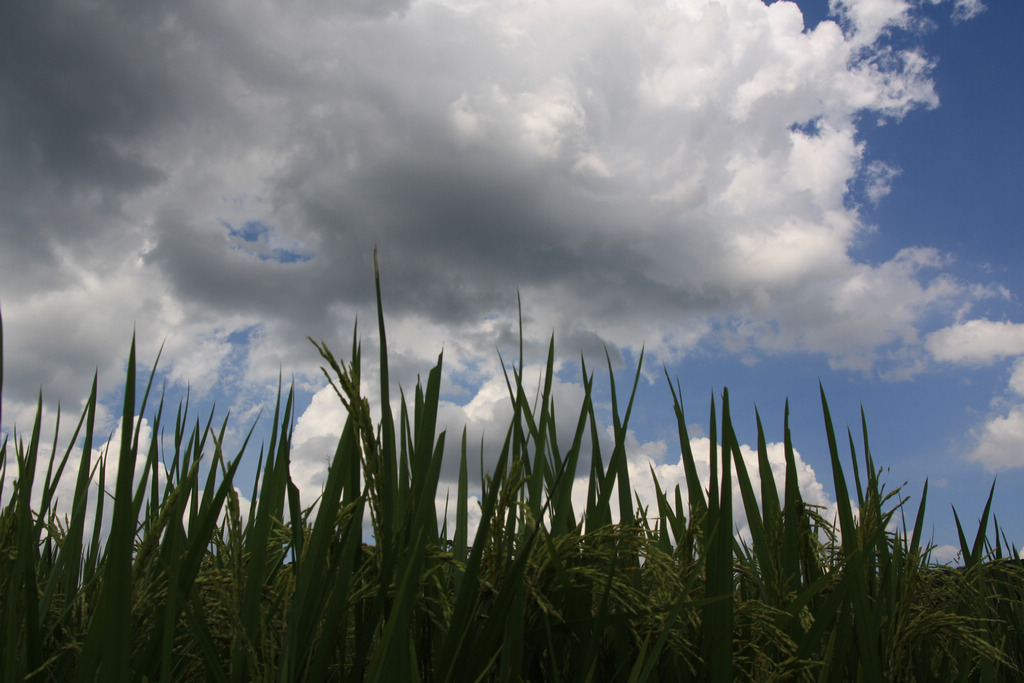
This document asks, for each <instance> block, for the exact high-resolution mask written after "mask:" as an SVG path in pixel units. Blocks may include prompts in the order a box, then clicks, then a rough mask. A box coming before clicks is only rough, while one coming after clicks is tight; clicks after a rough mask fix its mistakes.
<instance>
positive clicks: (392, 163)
mask: <svg viewBox="0 0 1024 683" xmlns="http://www.w3.org/2000/svg"><path fill="white" fill-rule="evenodd" d="M0 13H2V14H0V26H2V27H3V28H0V31H2V32H3V44H4V45H5V48H4V50H3V51H2V53H0V74H3V75H2V76H0V179H2V182H0V203H2V205H3V206H4V207H5V211H4V212H3V215H0V307H2V308H0V310H2V311H3V316H4V318H3V319H4V353H5V375H4V387H3V392H4V393H3V401H4V403H3V414H2V419H3V426H4V428H5V429H8V430H9V429H11V428H12V427H13V426H14V425H15V424H17V425H21V426H23V425H27V424H28V423H29V420H30V419H31V414H32V411H33V410H34V406H35V400H36V396H37V392H38V391H39V390H40V388H42V391H43V396H44V401H45V406H46V410H47V414H48V415H49V416H51V417H52V416H53V415H54V414H55V410H56V406H57V404H58V402H59V403H60V405H61V406H63V408H64V410H65V411H66V410H68V409H69V408H73V409H77V406H78V405H79V404H80V401H81V399H82V398H83V397H84V396H85V395H86V393H87V391H88V385H89V381H90V380H91V376H92V373H93V371H94V370H95V369H97V368H98V370H99V377H100V384H101V391H103V392H104V393H105V396H106V399H105V401H106V405H107V409H106V412H105V413H104V415H102V416H101V417H102V418H104V419H105V420H106V422H105V430H109V429H112V428H113V416H114V415H116V414H117V412H118V409H117V407H116V406H117V400H118V391H119V382H120V381H123V380H122V378H123V368H124V362H125V358H126V355H127V354H126V349H127V345H128V340H129V338H130V336H131V334H132V330H133V329H135V330H136V331H137V335H138V340H139V345H140V357H141V359H142V361H143V364H146V363H149V362H151V361H152V359H153V358H154V357H155V354H156V350H157V348H159V346H160V344H161V343H163V344H164V353H163V356H162V358H161V374H160V379H161V381H163V382H166V385H167V388H168V392H169V395H170V396H172V397H174V396H179V395H181V394H182V393H183V392H184V390H185V388H186V387H187V386H191V391H192V396H193V400H195V401H197V402H198V403H199V404H201V405H203V406H211V405H213V404H214V403H216V405H217V406H218V410H219V411H221V414H222V413H223V412H225V411H227V410H230V411H231V414H232V421H233V423H234V425H235V432H234V433H235V434H236V435H237V434H238V433H240V432H242V431H244V430H245V429H246V428H247V427H248V425H249V423H250V422H251V421H252V420H253V419H255V416H256V415H257V414H258V412H259V411H260V409H261V408H264V409H265V408H266V406H268V405H269V402H270V401H271V400H272V398H273V393H274V390H275V389H276V383H277V379H278V376H279V374H280V373H283V374H284V376H285V378H286V380H287V379H288V378H289V377H294V379H295V382H296V386H297V388H298V390H299V395H300V398H301V411H300V413H301V417H300V418H299V420H298V424H297V428H296V440H297V447H296V452H295V454H294V460H295V471H296V479H297V481H298V483H299V484H300V486H301V487H303V491H305V492H308V493H309V494H310V497H312V496H314V495H315V492H316V490H317V488H318V482H319V481H320V480H321V479H322V474H323V466H324V462H325V458H326V457H327V454H329V453H330V452H331V450H332V448H331V442H332V440H333V439H334V438H335V434H336V432H337V430H338V429H339V426H340V425H339V423H338V420H339V419H340V417H339V412H338V406H337V405H336V399H334V398H333V393H332V392H330V391H329V390H326V391H325V389H324V386H323V381H322V379H321V377H320V375H319V370H318V365H319V363H318V360H317V356H316V353H315V350H314V349H313V348H312V347H311V346H310V344H309V343H308V341H307V340H306V337H307V335H308V336H312V337H314V338H323V339H325V340H326V341H327V342H328V343H329V344H330V345H331V346H332V347H333V348H334V349H335V350H336V351H341V350H342V349H346V348H348V344H349V341H350V335H351V331H352V327H353V324H354V322H355V320H356V318H357V317H358V319H359V320H360V321H362V323H361V325H360V330H361V331H362V333H363V335H364V343H365V344H366V347H367V356H370V355H372V350H373V349H374V348H375V344H376V336H375V334H374V330H373V329H372V325H371V324H370V321H372V320H373V318H374V309H373V300H372V272H373V271H372V250H373V247H374V245H377V247H378V248H379V253H380V261H381V269H382V276H383V287H384V304H385V309H386V313H387V315H388V320H389V341H390V345H391V354H392V356H391V357H392V364H393V369H394V371H395V374H396V377H397V379H398V381H400V382H401V383H402V385H403V386H405V387H406V388H408V387H410V386H411V385H412V384H413V383H414V382H415V378H416V376H417V374H425V373H426V371H427V370H428V369H429V367H430V365H431V364H432V362H433V360H434V359H435V358H436V355H437V353H438V352H439V351H440V350H441V349H442V348H443V349H444V351H445V363H446V366H445V367H446V376H445V387H446V390H445V392H446V393H445V396H444V398H445V401H446V402H445V404H444V406H443V411H442V417H443V419H444V421H445V424H446V425H447V427H448V428H449V432H450V433H451V434H458V433H459V432H460V431H461V428H462V426H463V424H467V425H468V428H469V429H470V431H471V432H472V433H473V434H476V435H477V436H476V437H475V439H476V440H477V442H478V441H479V438H480V436H479V435H480V434H483V435H484V439H485V443H490V442H491V441H493V440H494V439H497V438H498V437H499V436H500V433H499V432H500V430H501V429H502V428H503V426H501V425H500V423H501V417H502V412H501V410H502V409H501V408H500V403H501V399H502V396H501V391H500V389H501V386H502V384H503V380H500V367H499V366H498V364H497V357H496V353H495V348H496V347H497V348H500V349H501V350H502V353H503V354H505V357H506V359H508V358H510V357H511V355H510V351H511V349H513V348H514V346H515V334H516V329H517V322H516V296H517V291H518V292H519V293H521V295H522V301H523V312H524V320H525V327H524V332H525V340H524V341H525V345H526V350H527V358H526V362H527V365H530V364H531V363H537V362H540V361H541V360H542V358H543V353H544V350H545V349H546V343H547V340H548V337H549V335H551V334H552V332H553V333H554V334H555V337H556V345H557V349H558V363H559V368H560V371H559V382H558V386H557V388H558V392H559V394H558V396H559V397H560V398H561V399H562V400H563V401H565V402H566V407H565V409H564V410H565V412H566V413H568V412H570V411H571V410H572V409H574V408H575V407H576V406H574V405H572V402H573V401H574V400H576V399H578V397H579V381H578V369H577V368H576V359H578V357H579V355H580V353H581V352H582V353H583V354H584V355H585V356H586V358H587V359H588V361H589V363H590V365H591V366H593V367H595V368H597V369H598V370H600V369H601V368H602V367H603V363H602V359H603V355H604V349H605V348H607V349H608V350H609V354H610V356H611V357H612V359H613V361H614V365H615V367H616V373H617V379H618V381H619V383H620V385H622V384H626V383H627V379H628V377H629V376H630V374H631V372H632V371H633V368H634V367H635V361H636V358H637V357H638V353H639V350H640V348H641V347H643V348H645V349H646V358H645V381H644V382H642V385H641V391H640V396H639V399H638V400H639V405H638V410H637V413H636V415H635V416H634V422H633V427H634V430H635V431H634V437H635V443H634V449H633V451H632V453H633V457H634V465H635V466H636V467H637V468H638V470H637V471H638V472H643V471H646V468H647V463H649V462H650V463H654V464H655V465H656V466H657V467H658V468H659V469H658V471H659V472H661V473H662V475H663V476H666V477H671V476H674V472H675V470H674V469H673V468H674V464H675V462H677V460H678V444H677V443H676V442H675V441H674V439H675V427H674V424H673V421H672V415H671V404H670V395H669V392H668V388H667V387H666V385H665V380H664V377H663V373H662V368H663V367H665V368H667V371H668V373H669V375H670V376H672V377H673V378H678V379H679V382H680V385H681V387H682V391H683V399H684V404H685V406H686V409H687V415H688V421H689V422H691V423H692V425H693V426H694V429H695V431H694V434H693V435H692V436H694V437H695V438H697V437H699V436H700V431H699V430H700V427H699V425H701V424H703V425H704V428H706V424H707V411H708V403H709V400H710V398H711V397H712V396H715V397H716V399H717V398H718V397H720V395H721V391H722V389H723V387H728V388H729V390H730V394H731V397H732V403H733V410H734V412H735V415H736V421H737V427H738V428H739V430H740V437H741V440H743V441H744V442H745V443H753V442H754V438H755V434H754V431H753V425H754V417H753V408H754V406H755V405H756V406H757V407H758V409H759V410H760V412H761V416H762V419H763V420H764V423H765V427H766V430H767V432H768V434H767V436H768V439H769V441H779V440H781V437H782V434H781V431H782V413H783V406H784V403H785V401H786V399H787V398H788V399H789V400H790V405H791V411H792V427H793V434H794V439H795V441H796V446H797V449H798V451H799V452H800V455H801V459H802V462H803V463H805V464H806V465H807V466H809V468H810V469H807V470H806V471H805V473H804V484H805V494H806V495H808V496H809V498H811V499H814V500H816V501H817V502H819V503H821V504H822V505H824V506H826V507H827V506H828V505H829V504H830V503H832V502H834V501H831V500H830V499H829V498H828V495H829V492H830V491H831V473H830V470H829V467H828V464H827V459H826V456H825V451H824V447H825V440H824V429H823V427H822V420H821V409H820V404H819V400H818V386H819V382H820V383H821V385H822V386H823V387H824V388H825V390H826V392H827V395H828V398H829V401H830V405H831V409H832V414H833V417H834V419H835V421H836V422H837V424H838V425H839V426H845V425H849V426H850V427H852V428H853V429H854V430H855V431H859V420H860V412H859V411H860V406H861V405H863V408H864V410H865V413H866V415H867V419H868V425H869V429H870V433H871V438H872V450H873V453H874V456H875V458H876V461H877V463H878V464H879V465H884V466H886V467H887V468H889V471H888V481H889V483H890V485H893V486H895V485H899V484H901V483H903V482H904V481H906V482H907V489H906V492H907V493H909V494H911V495H912V496H914V498H915V499H916V497H917V495H918V493H919V491H920V489H921V486H922V485H923V483H924V481H925V479H926V478H927V479H929V481H930V482H931V484H930V485H931V490H930V500H929V510H930V515H929V519H928V521H929V524H930V526H931V528H932V529H933V530H934V540H935V542H936V543H937V544H939V545H942V546H947V545H949V544H951V543H954V541H955V533H954V532H953V518H952V513H951V511H950V506H951V505H955V506H956V507H957V509H958V510H959V511H960V513H961V517H962V519H965V520H970V521H971V522H972V523H973V520H974V519H975V518H976V517H977V515H978V514H980V512H981V508H982V506H983V504H984V500H985V496H986V495H987V493H988V489H989V487H990V486H991V484H992V481H993V479H994V478H995V477H996V476H997V475H998V484H997V487H996V497H995V512H996V514H997V515H998V516H999V520H1000V522H1001V524H1002V525H1003V526H1004V527H1005V529H1006V531H1007V533H1008V535H1009V536H1010V538H1011V540H1013V541H1015V542H1016V543H1017V544H1018V545H1024V522H1022V521H1021V520H1022V519H1024V514H1022V513H1024V508H1022V503H1021V502H1020V497H1019V496H1017V495H1016V491H1018V490H1020V488H1021V486H1022V485H1024V478H1022V471H1024V455H1022V454H1024V310H1022V307H1021V296H1024V278H1022V275H1021V271H1020V269H1019V267H1018V263H1019V261H1020V256H1021V254H1022V253H1024V248H1022V247H1024V244H1022V239H1024V238H1022V237H1021V234H1022V232H1021V227H1022V226H1021V219H1020V216H1021V215H1024V206H1022V203H1024V199H1022V197H1024V193H1022V192H1021V190H1020V188H1021V185H1022V180H1024V172H1022V168H1021V159H1024V135H1022V133H1021V130H1022V128H1024V126H1022V123H1024V121H1022V118H1021V116H1022V115H1021V112H1022V111H1024V101H1022V100H1024V82H1022V81H1024V59H1022V57H1024V54H1022V51H1024V50H1022V48H1021V46H1020V43H1019V40H1018V37H1019V34H1020V31H1021V29H1022V28H1024V7H1022V4H1021V3H1020V2H1014V1H1011V0H1001V1H998V2H997V1H996V0H988V1H987V2H980V1H976V0H844V1H837V2H833V3H832V4H831V5H829V4H828V3H825V2H818V1H816V2H810V1H807V2H800V3H798V4H797V5H794V4H792V3H785V2H777V3H773V4H772V5H765V4H763V3H761V2H759V1H758V0H677V1H675V2H627V1H625V0H623V1H617V0H607V1H600V2H595V1H593V0H591V1H589V2H581V1H578V0H558V1H557V2H532V1H529V0H524V1H522V2H515V3H512V2H497V3H485V4H477V3H473V2H466V1H462V0H445V1H442V0H421V1H419V2H408V1H405V0H394V1H392V2H381V3H375V4H372V5H369V4H366V3H361V2H356V1H352V2H331V3H326V2H318V1H317V0H305V1H304V2H299V3H288V4H285V3H277V2H267V3H263V4H261V5H258V6H248V5H244V6H243V5H241V4H239V3H234V2H231V1H230V0H218V1H216V2H209V3H205V4H203V5H202V6H187V7H179V8H176V9H168V8H166V7H150V6H145V7H135V6H130V7H129V6H125V5H122V4H121V3H118V2H113V1H111V2H102V3H96V4H93V5H90V6H88V7H86V6H81V5H80V4H78V3H74V2H47V3H34V4H33V5H30V6H29V5H14V4H11V5H10V6H5V7H4V9H3V10H0ZM598 377H599V378H598V385H600V386H606V380H605V379H603V378H602V377H601V373H600V372H599V373H598ZM370 379H372V373H371V375H370ZM371 384H372V383H371ZM369 391H370V392H371V396H372V395H374V394H373V390H372V388H370V389H369ZM811 470H813V472H812V471H811ZM453 472H454V468H453V467H448V468H446V470H445V473H446V476H451V475H453ZM249 478H250V477H249V476H247V475H244V476H243V481H248V480H249ZM662 483H663V484H664V483H672V482H664V481H663V482H662ZM818 485H820V486H821V487H823V488H816V487H817V486H818ZM639 486H640V488H643V487H644V486H647V485H646V484H641V485H639ZM648 488H649V487H648ZM822 491H823V492H822ZM641 493H642V494H643V491H641ZM815 496H818V498H815ZM940 554H943V557H948V556H949V550H948V548H943V549H942V550H941V553H940Z"/></svg>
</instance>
